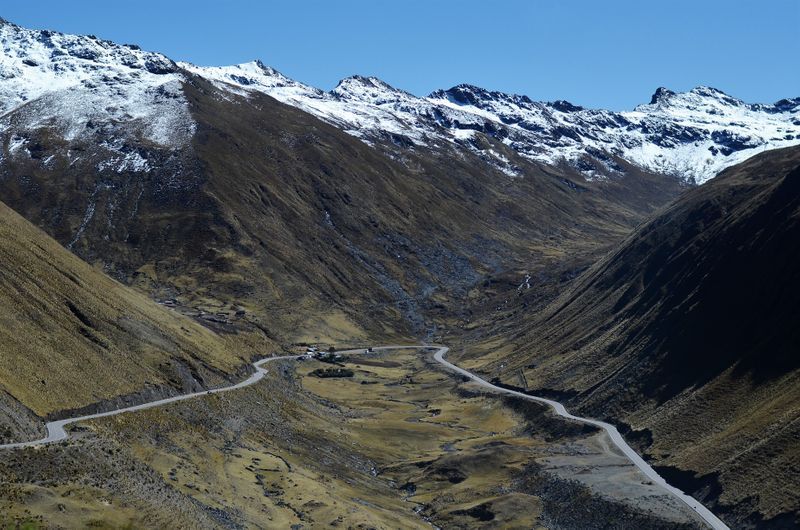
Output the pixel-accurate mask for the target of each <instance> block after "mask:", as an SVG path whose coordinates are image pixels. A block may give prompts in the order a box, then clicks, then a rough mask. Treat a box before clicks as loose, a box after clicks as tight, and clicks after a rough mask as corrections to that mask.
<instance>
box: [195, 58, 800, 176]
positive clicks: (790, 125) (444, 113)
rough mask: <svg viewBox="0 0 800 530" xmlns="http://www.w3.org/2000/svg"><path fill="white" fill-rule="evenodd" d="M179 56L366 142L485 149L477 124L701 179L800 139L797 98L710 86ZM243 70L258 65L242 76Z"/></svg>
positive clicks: (526, 144) (562, 149)
mask: <svg viewBox="0 0 800 530" xmlns="http://www.w3.org/2000/svg"><path fill="white" fill-rule="evenodd" d="M179 65H180V66H181V67H183V68H185V69H187V70H189V71H191V72H193V73H195V74H197V75H201V76H204V77H207V78H209V79H213V80H215V81H217V82H218V83H220V84H219V85H218V86H220V87H221V88H225V86H223V85H227V89H228V90H233V91H236V92H238V93H245V94H246V93H247V92H248V91H258V92H263V93H266V94H268V95H270V96H272V97H274V98H276V99H278V100H279V101H282V102H284V103H287V104H289V105H293V106H296V107H298V108H301V109H303V110H305V111H307V112H310V113H312V114H314V115H316V116H317V117H319V118H321V119H323V120H325V121H328V122H329V123H332V124H334V125H336V126H337V127H340V128H342V129H343V130H345V131H347V132H348V133H350V134H352V135H354V136H357V137H359V138H362V139H363V140H365V141H367V142H368V143H374V142H379V141H386V140H390V141H392V142H394V143H398V142H400V143H404V142H403V140H405V141H407V142H408V143H409V144H410V145H411V146H419V147H434V146H435V145H436V144H437V143H440V142H449V143H455V144H459V145H462V146H466V147H468V148H471V149H472V150H474V151H476V152H480V153H481V154H482V155H483V157H484V158H486V155H487V152H486V150H484V149H482V148H480V149H479V148H476V147H475V146H474V145H473V144H472V142H470V140H471V139H472V138H473V137H474V134H475V133H476V132H481V133H483V134H485V135H487V136H490V137H492V138H494V139H496V140H498V141H500V142H502V143H503V144H505V145H506V146H508V147H509V148H511V149H512V150H513V151H515V152H516V153H518V154H519V155H521V156H524V157H526V158H528V159H531V160H535V161H537V162H542V163H545V164H553V165H557V164H561V163H564V162H566V163H568V164H571V165H572V166H574V167H575V168H577V169H578V170H580V171H581V172H583V173H584V175H585V176H587V177H588V178H594V177H603V178H604V177H607V176H609V175H614V174H615V173H619V172H621V171H623V168H622V167H621V166H620V165H619V164H618V162H617V160H616V158H619V159H622V160H625V161H627V162H629V163H632V164H634V165H637V166H640V167H642V168H644V169H648V170H650V171H653V172H657V173H664V174H669V175H674V176H677V177H680V178H685V179H688V180H694V181H695V182H698V183H701V182H704V181H706V180H708V179H709V178H712V177H713V176H714V175H716V174H717V173H718V172H719V171H721V170H722V169H724V168H726V167H728V166H731V165H734V164H737V163H739V162H741V161H742V160H744V159H746V158H749V157H750V156H752V155H754V154H756V153H758V152H760V151H763V150H766V149H774V148H778V147H786V146H789V145H794V144H797V143H800V98H797V99H794V100H782V101H779V102H778V103H775V104H774V105H760V104H756V105H751V104H747V103H744V102H742V101H740V100H738V99H736V98H733V97H730V96H728V95H726V94H724V93H723V92H721V91H719V90H716V89H713V88H708V87H702V86H701V87H697V88H695V89H693V90H691V91H689V92H686V93H681V94H676V93H674V92H672V91H670V90H667V89H664V88H659V89H658V90H657V91H656V93H655V94H654V95H653V98H652V100H651V102H650V103H649V104H646V105H640V106H638V107H637V108H636V109H634V110H633V111H628V112H612V111H606V110H592V109H584V108H582V107H578V106H576V105H573V104H571V103H569V102H566V101H556V102H536V101H532V100H531V99H530V98H528V97H527V96H520V95H512V94H504V93H502V92H491V91H487V90H484V89H482V88H479V87H475V86H471V85H458V86H456V87H453V88H451V89H449V90H446V91H445V90H439V91H436V92H433V93H432V94H430V95H429V96H428V97H424V98H422V97H417V96H414V95H413V94H409V93H408V92H405V91H402V90H398V89H396V88H394V87H392V86H390V85H388V84H387V83H385V82H383V81H381V80H380V79H377V78H374V77H361V76H353V77H349V78H346V79H344V80H342V81H341V82H340V83H339V84H338V85H337V86H336V88H334V89H333V90H332V91H330V92H322V91H321V90H318V89H316V88H313V87H309V86H307V85H303V84H301V83H297V82H295V81H292V80H289V79H288V78H286V77H285V76H283V75H282V74H280V73H278V72H277V71H276V70H274V69H272V68H268V67H265V66H263V65H262V64H261V63H259V62H254V63H246V64H244V65H236V66H228V67H199V66H195V65H191V64H188V63H179ZM243 71H244V72H253V73H254V75H252V76H251V77H248V78H247V79H246V82H242V79H241V74H240V72H243ZM491 153H493V155H496V156H494V160H493V163H494V164H495V165H496V166H497V167H498V168H499V169H501V171H504V172H506V173H508V174H511V175H513V174H515V170H514V169H513V165H511V164H509V163H508V160H507V159H505V157H504V156H503V155H502V154H500V153H498V152H497V151H491Z"/></svg>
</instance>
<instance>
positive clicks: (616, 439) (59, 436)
mask: <svg viewBox="0 0 800 530" xmlns="http://www.w3.org/2000/svg"><path fill="white" fill-rule="evenodd" d="M401 349H436V353H435V354H434V356H433V358H434V359H435V360H436V361H437V362H439V363H440V364H442V365H444V366H445V367H446V368H447V369H449V370H450V371H452V372H455V373H457V374H459V375H462V376H464V377H467V378H469V379H470V380H472V381H473V382H475V383H477V384H478V385H480V386H482V387H485V388H489V389H491V390H494V391H496V392H500V393H505V394H510V395H513V396H516V397H518V398H521V399H526V400H529V401H535V402H538V403H543V404H545V405H549V406H550V407H551V408H552V409H553V411H555V413H556V414H557V415H559V416H562V417H564V418H567V419H569V420H573V421H578V422H581V423H586V424H589V425H594V426H596V427H599V428H601V429H603V430H604V431H605V432H606V434H608V437H609V438H610V439H611V441H612V442H613V443H614V445H616V446H617V447H618V448H619V450H620V451H622V453H623V454H624V455H625V456H626V457H627V458H628V459H629V460H630V461H631V462H632V463H633V464H634V465H635V466H636V467H637V468H639V470H641V471H642V473H644V474H645V475H646V476H647V478H649V479H650V480H651V481H652V482H653V483H654V484H657V485H658V486H661V487H662V488H663V489H665V490H666V491H667V492H669V493H670V494H672V495H674V496H675V497H677V498H678V500H680V501H681V502H683V503H684V504H686V505H687V506H688V507H689V508H690V509H692V510H693V511H694V512H695V513H697V515H698V516H699V517H700V518H701V519H703V521H705V522H706V524H708V525H709V526H710V527H711V528H714V529H715V530H723V529H724V530H729V528H728V526H727V525H726V524H725V523H723V522H722V521H721V520H720V519H719V518H718V517H717V516H716V515H714V514H713V513H712V512H711V511H710V510H709V509H708V508H706V507H705V506H703V505H702V504H701V503H700V502H698V501H697V500H696V499H695V498H694V497H691V496H689V495H687V494H686V493H684V492H683V491H681V490H679V489H678V488H676V487H674V486H671V485H670V484H668V483H667V481H666V480H664V478H663V477H661V475H659V474H658V473H656V471H655V470H654V469H653V468H652V467H650V465H649V464H648V463H647V462H645V461H644V459H643V458H642V457H641V456H639V454H638V453H637V452H636V451H634V450H633V449H632V448H631V446H629V445H628V444H627V443H626V442H625V439H624V438H623V437H622V435H621V434H620V433H619V431H618V430H617V428H616V427H614V426H613V425H611V424H610V423H606V422H604V421H599V420H593V419H591V418H582V417H580V416H575V415H573V414H570V413H569V412H567V409H566V408H565V407H564V405H562V404H561V403H559V402H558V401H553V400H552V399H547V398H543V397H537V396H531V395H528V394H523V393H522V392H517V391H515V390H509V389H507V388H502V387H499V386H496V385H493V384H491V383H489V382H488V381H486V380H484V379H481V378H480V377H478V376H477V375H475V374H473V373H472V372H469V371H467V370H464V369H463V368H459V367H458V366H456V365H454V364H453V363H451V362H449V361H447V360H445V358H444V357H445V355H447V352H448V351H450V349H449V348H448V347H447V346H434V345H429V346H418V345H414V346H378V347H375V348H373V351H386V350H401ZM339 353H341V354H348V355H354V354H364V353H367V350H365V349H353V350H342V351H340V352H339ZM297 357H298V356H297V355H284V356H279V357H267V358H266V359H261V360H259V361H256V362H254V363H253V367H254V368H255V371H254V372H253V374H251V375H250V377H248V378H247V379H245V380H244V381H242V382H240V383H237V384H235V385H231V386H226V387H221V388H216V389H213V390H205V391H202V392H193V393H191V394H182V395H180V396H173V397H169V398H164V399H159V400H157V401H151V402H149V403H142V404H141V405H134V406H131V407H125V408H121V409H116V410H110V411H107V412H99V413H97V414H88V415H86V416H76V417H74V418H67V419H63V420H55V421H50V422H47V424H46V425H45V427H46V428H47V436H45V437H44V438H41V439H39V440H33V441H29V442H17V443H10V444H0V449H18V448H22V447H34V446H39V445H43V444H49V443H54V442H59V441H62V440H66V439H67V438H69V433H68V432H67V431H66V430H65V429H64V427H66V426H67V425H71V424H73V423H78V422H81V421H86V420H94V419H97V418H105V417H108V416H116V415H118V414H125V413H128V412H136V411H139V410H146V409H151V408H155V407H160V406H162V405H168V404H170V403H175V402H178V401H184V400H187V399H192V398H196V397H200V396H205V395H208V394H218V393H221V392H229V391H231V390H238V389H240V388H245V387H247V386H250V385H252V384H255V383H257V382H258V381H260V380H261V379H263V378H264V376H265V375H266V374H267V370H266V369H265V368H264V367H263V366H264V365H265V364H267V363H269V362H274V361H283V360H290V359H296V358H297Z"/></svg>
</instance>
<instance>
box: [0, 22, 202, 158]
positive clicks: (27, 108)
mask: <svg viewBox="0 0 800 530" xmlns="http://www.w3.org/2000/svg"><path fill="white" fill-rule="evenodd" d="M182 82H183V77H182V75H181V74H180V73H179V69H178V67H177V65H176V64H175V63H174V62H173V61H172V60H171V59H169V58H167V57H166V56H164V55H162V54H159V53H153V52H146V51H142V50H141V49H139V47H138V46H133V45H119V44H115V43H113V42H110V41H106V40H102V39H98V38H97V37H94V36H91V35H90V36H78V35H68V34H64V33H58V32H54V31H47V30H29V29H25V28H22V27H20V26H17V25H15V24H12V23H10V22H6V21H3V22H2V23H0V113H2V114H3V117H2V119H1V120H2V121H0V131H2V130H5V129H7V128H8V127H9V120H10V117H11V115H12V114H13V115H14V122H15V126H16V127H18V128H23V129H24V128H38V127H41V126H52V125H55V126H56V127H57V128H58V129H60V130H61V131H62V133H63V135H64V136H65V138H68V139H71V138H76V137H78V136H81V135H84V134H89V133H90V131H89V129H91V127H89V128H88V129H87V125H88V124H92V123H95V124H96V123H103V122H110V123H112V122H113V123H120V122H128V123H131V124H133V125H134V127H133V129H136V131H138V132H137V134H139V133H141V134H142V135H144V136H145V137H148V138H149V139H151V140H152V141H153V142H156V143H158V144H162V145H170V146H178V145H182V144H183V143H184V142H185V141H186V140H187V139H188V138H189V137H190V136H191V133H192V131H193V124H192V120H191V118H190V117H189V113H188V108H187V107H186V104H185V101H184V99H183V93H182Z"/></svg>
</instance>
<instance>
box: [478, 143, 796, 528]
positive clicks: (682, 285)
mask: <svg viewBox="0 0 800 530" xmlns="http://www.w3.org/2000/svg"><path fill="white" fill-rule="evenodd" d="M799 259H800V149H798V148H788V149H783V150H777V151H772V152H768V153H765V154H762V155H759V156H756V157H754V158H753V159H751V160H749V161H747V162H745V163H743V164H740V165H738V166H735V167H733V168H730V169H728V170H726V171H724V172H723V173H721V174H720V175H719V176H718V177H717V178H715V179H713V180H712V181H710V182H709V183H707V184H705V185H703V186H701V187H699V188H697V189H694V190H691V191H690V192H688V193H687V194H685V195H684V196H682V197H681V198H680V199H678V200H677V201H676V202H675V203H674V204H673V205H672V206H670V207H669V208H667V209H666V210H665V211H664V212H662V213H661V214H660V215H658V216H656V217H655V218H654V219H652V220H651V221H649V222H648V223H646V224H645V225H643V226H642V227H640V228H639V229H638V230H636V232H635V233H634V234H633V235H631V236H630V237H629V238H628V239H627V240H626V241H625V242H624V243H622V244H621V245H620V246H619V247H618V248H617V249H616V250H615V251H613V252H611V253H610V254H608V255H607V256H606V257H605V258H604V259H602V260H600V261H599V262H598V263H597V264H595V265H594V266H592V267H591V268H590V269H589V270H588V271H587V272H586V273H585V274H583V275H582V276H581V277H580V278H578V279H577V280H576V281H575V282H574V284H573V286H572V287H571V288H570V289H569V290H568V291H567V292H565V293H564V294H563V295H562V296H561V297H559V298H558V299H557V300H556V301H555V302H553V303H552V304H550V306H549V307H548V308H547V309H546V310H544V311H543V312H541V313H540V314H537V315H535V316H533V317H532V318H526V319H525V321H524V330H523V329H522V326H518V328H517V331H511V332H510V333H509V334H510V335H514V336H515V339H514V342H515V343H516V344H518V345H519V347H520V349H519V350H518V352H517V353H515V354H514V355H511V356H508V357H506V358H504V359H503V361H502V362H504V363H507V364H506V366H504V367H503V368H502V371H503V373H505V374H506V375H505V376H504V378H505V379H506V380H508V381H509V382H512V383H513V384H517V381H518V370H520V369H521V370H522V372H523V373H524V374H525V377H526V379H527V382H528V384H529V388H531V389H536V388H539V389H550V390H551V391H557V392H558V393H560V394H561V395H563V396H565V397H569V398H570V400H571V402H572V403H573V405H575V406H577V407H578V409H579V410H581V411H582V412H584V413H588V414H593V415H596V416H601V417H607V418H612V419H617V420H622V421H624V422H625V423H627V424H630V425H631V426H632V428H633V429H634V431H635V432H633V433H631V437H633V438H635V439H637V440H638V441H639V442H640V443H641V445H642V448H644V449H646V451H647V452H648V453H649V454H650V455H651V456H652V457H653V458H654V459H655V460H656V461H657V462H658V463H660V464H662V465H668V466H675V467H676V468H680V469H685V470H691V471H693V472H696V473H697V475H698V476H699V478H698V479H696V480H690V477H691V476H692V474H691V473H689V474H686V475H680V474H677V471H676V478H675V480H676V481H677V482H679V483H680V482H681V481H685V484H684V485H685V486H687V487H688V488H689V489H695V490H698V491H699V492H700V495H701V496H705V497H707V498H709V499H713V500H714V502H716V503H718V504H719V505H720V506H721V507H722V509H723V510H728V517H729V518H730V519H731V520H732V521H735V522H737V524H744V525H746V524H748V523H756V522H758V521H761V520H762V519H771V518H775V517H777V518H778V519H775V520H773V521H772V522H773V523H774V524H778V523H780V522H784V523H786V524H792V523H791V520H792V518H793V517H796V516H797V514H798V510H800V498H798V496H797V491H798V486H800V485H799V484H798V483H797V482H796V481H797V474H796V470H797V466H798V465H800V460H798V458H800V444H798V440H799V439H800V408H798V403H800V370H798V368H800V355H798V353H800V309H798V305H797V300H798V299H800V269H799V268H798V266H797V265H798V260H799ZM519 324H522V323H521V322H519ZM523 344H524V346H522V345H523ZM491 368H492V369H493V370H499V369H500V366H499V364H498V362H495V363H494V364H493V365H492V366H491ZM720 488H721V489H720ZM755 491H758V492H759V493H758V494H754V492H755ZM792 514H793V515H792Z"/></svg>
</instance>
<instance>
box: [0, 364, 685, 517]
mask: <svg viewBox="0 0 800 530" xmlns="http://www.w3.org/2000/svg"><path fill="white" fill-rule="evenodd" d="M339 364H340V365H341V366H332V365H330V364H326V363H321V362H318V361H304V362H298V361H278V362H275V363H271V364H270V365H269V366H268V368H269V373H268V374H267V375H266V377H265V378H264V379H263V380H261V381H259V382H258V383H256V384H254V385H252V386H249V387H247V388H242V389H240V390H237V391H235V392H228V393H224V394H215V395H208V396H207V397H206V396H201V397H199V398H198V399H196V400H189V401H183V402H180V403H175V404H172V405H169V406H167V407H164V408H158V409H150V410H145V411H141V412H137V413H136V414H125V415H120V416H114V417H110V418H102V419H97V420H93V421H92V422H89V423H85V424H81V425H78V426H75V427H73V438H71V439H70V440H69V441H67V442H63V443H61V444H58V445H48V446H41V447H38V448H26V449H22V450H15V451H13V452H9V453H7V454H6V455H4V459H3V461H2V462H0V476H1V477H2V483H1V484H0V513H2V514H4V515H2V516H0V517H3V518H5V520H1V519H0V523H2V524H3V525H8V524H16V523H29V524H31V525H32V526H34V527H36V526H46V527H52V526H65V527H73V526H89V525H91V526H95V527H120V526H126V525H130V526H134V527H141V526H145V527H153V526H162V527H163V526H171V527H187V526H190V527H195V528H197V527H205V528H246V527H264V526H266V527H280V528H289V527H291V528H296V529H299V528H304V527H316V526H326V527H327V526H339V527H343V528H369V527H375V528H397V527H403V528H412V527H420V528H426V527H427V528H429V527H430V526H431V525H434V526H437V527H447V528H466V527H475V526H481V527H489V528H491V527H504V528H508V527H511V528H532V527H547V528H603V527H608V525H609V524H612V525H614V526H616V527H620V528H642V527H647V528H676V527H683V526H685V527H697V526H699V523H698V522H697V521H696V519H694V514H692V513H690V512H689V511H688V510H687V509H686V508H685V507H684V506H682V505H681V504H680V503H678V502H677V501H676V500H675V499H674V498H672V497H670V496H668V495H667V494H666V493H665V492H664V491H663V490H661V489H660V488H658V487H656V486H654V485H653V484H649V483H647V480H646V478H645V477H643V475H641V474H640V473H639V471H638V470H637V469H636V468H635V467H634V466H633V465H632V464H630V462H629V461H628V460H627V459H626V458H625V457H624V456H622V455H621V454H618V453H617V451H616V450H615V449H614V448H613V447H612V445H611V444H610V443H609V441H608V440H607V438H606V435H605V434H604V433H602V432H600V431H597V430H595V429H593V428H590V427H586V426H583V425H580V424H576V423H571V422H567V421H563V420H559V419H557V418H555V417H554V416H552V415H551V414H550V412H549V411H547V409H546V408H545V407H544V406H540V405H538V404H535V403H531V402H526V401H523V400H520V399H516V398H513V397H501V396H497V395H493V394H491V393H486V392H485V391H484V390H483V389H481V388H479V387H478V386H476V385H475V384H474V383H472V382H464V381H462V380H461V379H456V378H454V377H453V376H452V375H451V374H448V373H445V372H443V371H442V367H441V365H439V364H438V363H436V362H435V361H434V360H433V359H432V352H425V353H422V352H420V351H418V350H411V349H409V350H397V351H387V352H378V353H376V354H374V355H370V356H366V357H365V356H352V357H344V358H343V359H341V360H340V363H339ZM330 368H342V369H343V370H345V371H346V370H351V371H352V372H353V375H352V377H318V376H317V375H319V374H321V373H322V371H321V370H325V369H330ZM345 373H346V372H345Z"/></svg>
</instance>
